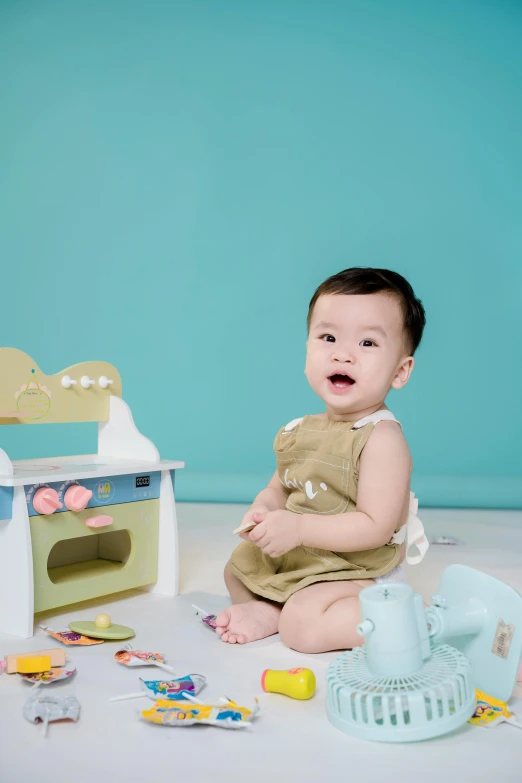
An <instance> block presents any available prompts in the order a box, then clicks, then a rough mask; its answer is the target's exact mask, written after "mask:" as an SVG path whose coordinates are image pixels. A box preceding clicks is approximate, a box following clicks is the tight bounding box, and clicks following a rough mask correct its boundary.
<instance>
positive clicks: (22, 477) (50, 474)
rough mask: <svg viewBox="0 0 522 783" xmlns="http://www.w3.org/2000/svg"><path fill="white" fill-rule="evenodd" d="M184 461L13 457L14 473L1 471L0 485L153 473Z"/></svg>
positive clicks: (79, 457) (181, 465) (96, 456)
mask: <svg viewBox="0 0 522 783" xmlns="http://www.w3.org/2000/svg"><path fill="white" fill-rule="evenodd" d="M184 464H185V463H184V462H179V461H175V460H164V459H162V460H158V461H157V462H153V461H151V460H139V459H138V460H137V459H122V458H115V457H100V456H99V455H98V454H85V455H78V456H67V457H52V458H47V457H46V458H42V459H30V460H29V459H28V460H13V462H12V466H13V474H12V475H8V474H3V473H2V471H1V470H0V486H2V487H19V486H23V485H26V484H46V483H47V482H50V481H68V480H74V479H80V478H87V477H89V478H104V477H105V476H122V475H125V474H131V473H152V472H155V471H160V472H163V471H167V470H168V471H171V470H178V469H180V468H183V467H184Z"/></svg>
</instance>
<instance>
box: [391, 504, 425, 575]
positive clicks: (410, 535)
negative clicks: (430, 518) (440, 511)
mask: <svg viewBox="0 0 522 783" xmlns="http://www.w3.org/2000/svg"><path fill="white" fill-rule="evenodd" d="M418 508H419V501H418V500H417V498H416V497H415V495H414V493H413V492H410V508H409V511H408V520H407V522H406V524H405V525H403V526H402V527H401V529H400V530H399V532H398V533H395V535H394V536H393V538H392V539H391V541H390V544H403V543H404V541H406V562H407V563H408V565H418V564H419V563H420V562H422V560H423V559H424V555H425V554H426V552H427V551H428V548H429V545H430V544H429V541H428V539H427V538H426V534H425V532H424V525H423V524H422V522H421V521H420V519H419V517H418V516H417V510H418ZM412 547H416V548H417V550H418V552H419V554H418V555H415V554H409V552H410V549H411V548H412Z"/></svg>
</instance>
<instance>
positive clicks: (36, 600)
mask: <svg viewBox="0 0 522 783" xmlns="http://www.w3.org/2000/svg"><path fill="white" fill-rule="evenodd" d="M94 378H98V379H99V380H98V382H96V381H94V380H93V379H94ZM83 421H94V422H98V453H97V454H94V455H87V456H69V457H57V458H48V459H35V460H22V461H17V462H11V460H10V459H9V457H8V456H7V454H6V453H5V451H3V450H2V449H1V448H0V596H1V598H2V600H1V601H0V633H6V634H11V635H13V636H21V637H24V638H27V637H30V636H32V635H33V616H34V613H35V612H41V611H44V610H48V609H52V608H55V607H59V606H65V605H67V604H70V603H75V602H77V601H84V600H87V599H91V598H97V597H101V596H104V595H108V594H110V593H115V592H119V591H121V590H128V589H130V588H137V587H143V588H145V587H147V588H149V587H150V589H151V590H152V591H153V592H157V593H162V594H164V595H177V593H178V543H177V522H176V508H175V501H174V489H173V485H174V472H175V470H176V469H179V468H183V467H184V463H183V462H177V461H171V460H160V457H159V454H158V451H157V449H156V447H155V446H154V444H153V443H152V442H151V441H150V440H149V439H148V438H146V437H145V436H144V435H142V434H141V433H140V432H139V431H138V430H137V428H136V425H135V424H134V421H133V419H132V415H131V412H130V409H129V407H128V406H127V405H126V403H125V402H124V401H123V400H122V399H121V380H120V376H119V373H118V371H117V370H116V368H115V367H113V366H112V365H110V364H107V363H106V362H84V363H82V364H78V365H74V366H72V367H68V368H66V369H65V370H63V371H62V372H60V373H57V374H56V375H51V376H46V375H44V374H43V373H42V372H41V370H40V369H39V368H38V366H37V365H36V363H35V362H33V360H32V359H31V357H30V356H28V355H27V354H25V353H23V352H22V351H19V350H17V349H15V348H0V425H2V424H10V425H12V424H33V425H36V424H43V423H57V422H64V423H72V422H83ZM0 432H1V430H0Z"/></svg>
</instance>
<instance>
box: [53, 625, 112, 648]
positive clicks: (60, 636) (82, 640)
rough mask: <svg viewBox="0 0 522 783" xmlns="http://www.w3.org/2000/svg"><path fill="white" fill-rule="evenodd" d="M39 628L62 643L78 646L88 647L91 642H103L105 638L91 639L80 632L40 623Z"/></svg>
mask: <svg viewBox="0 0 522 783" xmlns="http://www.w3.org/2000/svg"><path fill="white" fill-rule="evenodd" d="M40 628H41V629H42V630H43V631H46V632H47V633H48V634H49V636H52V637H53V639H56V640H57V641H59V642H62V644H66V645H78V646H79V647H82V646H85V647H88V646H90V645H92V644H103V643H104V641H105V639H92V638H90V637H89V636H84V635H83V634H81V633H76V632H75V631H69V630H67V631H55V630H54V629H53V628H49V627H48V626H46V625H41V626H40Z"/></svg>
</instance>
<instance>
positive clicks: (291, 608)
mask: <svg viewBox="0 0 522 783" xmlns="http://www.w3.org/2000/svg"><path fill="white" fill-rule="evenodd" d="M314 625H315V624H314V622H313V620H312V617H311V613H310V611H308V612H307V611H306V606H305V605H304V604H300V603H299V604H295V603H291V602H290V603H286V604H285V606H284V607H283V611H282V612H281V616H280V618H279V629H278V630H279V636H280V639H281V641H282V642H283V643H284V644H286V646H287V647H290V648H291V649H292V650H296V651H297V652H301V653H316V652H320V649H319V647H320V645H319V644H318V639H317V631H316V629H315V628H314Z"/></svg>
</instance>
